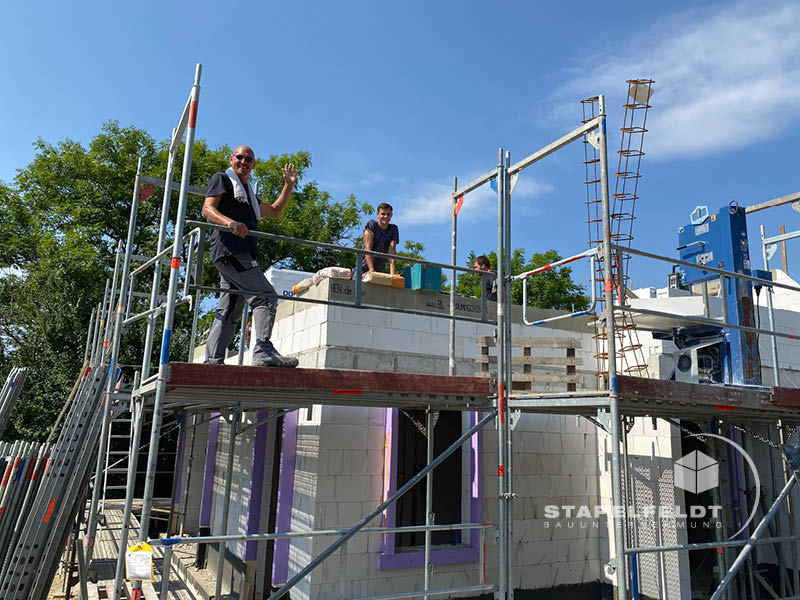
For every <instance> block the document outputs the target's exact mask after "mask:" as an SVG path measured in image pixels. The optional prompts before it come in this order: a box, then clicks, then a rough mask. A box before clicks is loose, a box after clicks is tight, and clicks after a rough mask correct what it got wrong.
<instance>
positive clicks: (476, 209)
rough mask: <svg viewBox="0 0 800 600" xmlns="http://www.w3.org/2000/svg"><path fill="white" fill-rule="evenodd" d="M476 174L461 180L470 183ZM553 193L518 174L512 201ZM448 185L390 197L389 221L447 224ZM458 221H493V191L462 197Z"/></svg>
mask: <svg viewBox="0 0 800 600" xmlns="http://www.w3.org/2000/svg"><path fill="white" fill-rule="evenodd" d="M475 177H478V174H477V173H476V174H474V175H473V176H472V177H466V178H464V179H463V181H465V182H469V181H472V180H473V179H474V178H475ZM551 190H553V186H552V185H550V184H549V183H545V182H541V181H538V180H536V179H535V178H533V177H532V176H530V175H527V176H526V175H525V173H522V174H521V175H520V179H519V182H518V184H517V186H516V188H515V189H514V193H513V195H512V198H519V199H527V198H533V197H535V196H539V195H542V194H545V193H548V192H550V191H551ZM452 192H453V185H452V183H444V182H438V181H428V182H423V183H420V184H419V185H417V186H416V188H414V189H412V190H410V191H408V192H405V193H401V194H399V195H397V196H395V197H393V198H392V199H391V200H390V201H389V202H390V203H391V204H392V206H393V208H394V218H393V222H395V223H397V224H399V225H433V224H441V223H449V222H450V218H451V215H452V199H451V197H452ZM458 218H459V221H483V220H487V219H488V220H491V221H493V222H494V221H496V219H497V192H495V191H494V190H493V189H491V188H490V187H489V184H485V185H483V186H481V187H480V188H478V189H477V190H475V191H473V192H470V193H469V194H467V195H466V196H464V203H463V205H462V207H461V210H460V211H459V213H458Z"/></svg>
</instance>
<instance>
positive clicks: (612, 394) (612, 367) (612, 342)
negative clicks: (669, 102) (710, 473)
mask: <svg viewBox="0 0 800 600" xmlns="http://www.w3.org/2000/svg"><path fill="white" fill-rule="evenodd" d="M598 113H599V114H598V117H599V118H600V127H599V128H598V130H597V133H598V138H599V143H600V152H599V154H600V190H601V194H602V197H601V199H602V207H603V268H604V272H605V286H604V289H605V294H606V304H605V313H606V314H605V326H606V340H607V346H606V350H607V352H608V360H607V363H608V386H609V396H608V399H609V407H610V416H611V501H612V504H613V505H614V506H622V504H623V500H622V481H621V477H622V471H621V462H622V460H621V456H620V442H621V436H620V414H619V393H618V392H617V361H616V359H617V348H616V337H615V335H616V333H615V331H614V298H613V294H614V289H615V285H614V281H613V270H612V252H611V243H612V242H611V215H610V212H611V211H610V209H609V202H608V153H607V145H606V110H605V103H604V99H603V96H602V95H600V97H599V106H598ZM614 555H615V556H614V559H615V561H616V562H615V574H616V580H617V585H616V588H617V599H618V600H625V599H626V598H627V597H628V591H627V590H628V584H627V577H626V560H625V521H624V519H623V518H622V516H621V515H619V514H618V511H616V510H615V511H614Z"/></svg>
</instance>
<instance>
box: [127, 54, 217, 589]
mask: <svg viewBox="0 0 800 600" xmlns="http://www.w3.org/2000/svg"><path fill="white" fill-rule="evenodd" d="M201 73H202V65H200V64H198V65H197V66H196V67H195V73H194V84H193V85H192V93H191V96H190V99H189V106H188V108H189V114H188V123H187V127H186V145H185V150H184V156H183V171H182V173H181V191H180V196H179V200H178V212H177V216H176V218H175V230H174V242H173V246H172V260H171V262H170V274H169V288H168V291H167V306H166V310H165V312H164V333H163V335H162V339H161V358H160V360H159V365H158V379H157V381H156V394H155V401H154V406H153V422H152V430H151V432H150V448H149V452H148V455H147V475H146V477H145V485H144V494H143V500H142V515H141V524H140V528H139V541H140V542H144V541H146V540H147V529H148V523H149V522H150V512H151V510H152V507H153V487H154V485H155V476H156V473H155V472H156V461H157V459H158V445H159V444H158V442H159V436H160V435H161V421H162V416H163V415H162V407H163V405H164V397H165V395H166V383H167V377H168V374H167V370H168V363H169V351H170V347H171V345H172V324H173V321H174V319H175V304H176V296H177V292H178V275H179V271H180V266H181V258H180V256H181V250H182V246H183V242H182V238H183V228H184V223H185V222H186V204H187V200H188V197H189V182H190V177H191V172H192V150H193V148H194V136H195V128H196V125H197V107H198V102H199V100H200V75H201ZM173 141H174V140H173ZM162 585H163V586H168V585H169V581H164V582H162ZM139 598H141V584H140V585H138V586H137V587H136V588H135V591H134V598H133V600H138V599H139Z"/></svg>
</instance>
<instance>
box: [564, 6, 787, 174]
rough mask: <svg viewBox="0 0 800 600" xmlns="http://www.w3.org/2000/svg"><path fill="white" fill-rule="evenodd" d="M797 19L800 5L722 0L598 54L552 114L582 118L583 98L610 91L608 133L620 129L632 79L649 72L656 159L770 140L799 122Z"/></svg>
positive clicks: (650, 144)
mask: <svg viewBox="0 0 800 600" xmlns="http://www.w3.org/2000/svg"><path fill="white" fill-rule="evenodd" d="M799 22H800V4H797V3H787V4H776V3H767V4H763V3H758V4H756V3H741V4H735V5H730V6H726V5H724V4H723V5H722V6H717V7H715V8H714V9H709V10H703V11H691V12H686V13H680V14H678V15H674V16H672V17H670V18H667V19H664V20H662V21H660V22H657V23H655V24H654V25H653V26H652V27H651V28H650V29H649V30H648V31H646V32H644V33H642V34H640V35H637V36H635V37H633V38H631V39H630V40H629V41H621V42H620V43H619V45H617V46H614V47H609V48H599V49H596V50H595V51H593V52H592V57H591V59H590V60H587V61H586V63H585V64H583V65H580V66H578V67H576V68H575V69H573V70H571V71H570V78H569V79H568V80H567V82H566V83H564V84H563V85H562V86H560V87H559V88H558V89H557V90H556V92H555V93H554V94H553V97H552V98H551V100H553V101H557V102H558V103H559V104H558V106H555V107H553V108H552V115H551V116H553V115H555V116H557V117H559V118H562V119H569V120H570V121H571V122H572V123H573V124H577V123H578V117H579V113H580V108H579V107H578V106H577V103H576V101H577V100H578V99H580V98H585V97H587V96H590V95H594V94H597V93H605V94H606V105H607V112H608V115H609V129H612V128H613V129H618V127H619V126H620V124H621V121H622V114H621V109H618V110H617V107H618V106H620V105H621V104H622V102H623V100H624V98H623V95H624V93H625V88H626V86H625V83H624V82H625V80H626V79H630V78H632V77H650V78H652V79H654V80H655V81H656V83H655V84H654V86H653V87H654V89H655V94H654V96H653V98H652V100H651V104H652V106H653V108H652V109H651V110H650V113H649V116H648V121H647V129H648V130H649V133H648V135H647V138H646V139H645V151H646V152H647V154H648V156H649V157H650V158H657V159H667V158H675V157H685V158H691V157H697V156H705V155H710V154H717V153H723V152H726V151H729V150H732V149H737V148H742V147H745V146H748V145H750V144H753V143H756V142H759V141H763V140H766V139H768V138H770V137H771V136H774V135H775V134H777V133H779V132H780V131H782V130H785V129H786V128H787V127H788V126H790V125H792V124H794V123H795V122H797V121H798V119H800V113H798V111H797V110H796V106H797V104H798V102H799V101H800V61H798V59H797V57H798V56H800V36H798V35H797V31H796V29H797V23H799ZM616 140H618V137H616V136H614V137H610V139H609V144H610V145H614V144H616V143H617V141H616Z"/></svg>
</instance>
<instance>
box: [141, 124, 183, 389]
mask: <svg viewBox="0 0 800 600" xmlns="http://www.w3.org/2000/svg"><path fill="white" fill-rule="evenodd" d="M176 133H177V130H176V129H173V130H172V136H171V137H170V142H173V141H174V140H175V135H176ZM171 145H172V143H170V146H171ZM174 172H175V150H172V149H171V150H170V152H169V158H168V159H167V174H166V175H165V177H164V197H163V198H162V200H161V219H160V220H159V224H158V243H157V245H156V254H159V253H160V252H161V251H162V250H164V239H165V238H166V235H167V223H168V222H169V205H170V200H171V199H172V177H173V175H174ZM160 284H161V260H158V261H157V262H156V264H155V265H153V284H152V287H151V288H150V310H153V309H154V308H155V307H156V306H158V295H159V291H160V287H161V285H160ZM155 330H156V315H151V316H150V317H148V319H147V332H146V333H145V336H144V353H143V355H142V379H143V380H144V379H147V378H148V377H150V359H151V357H152V355H153V334H154V333H155Z"/></svg>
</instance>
